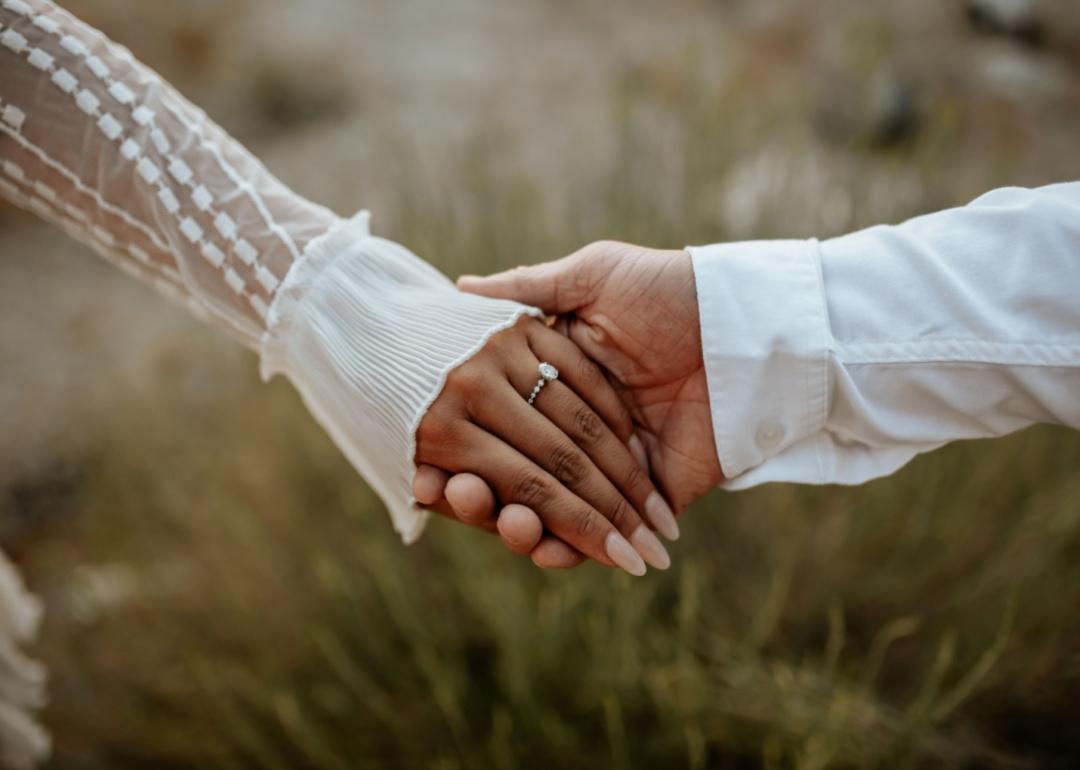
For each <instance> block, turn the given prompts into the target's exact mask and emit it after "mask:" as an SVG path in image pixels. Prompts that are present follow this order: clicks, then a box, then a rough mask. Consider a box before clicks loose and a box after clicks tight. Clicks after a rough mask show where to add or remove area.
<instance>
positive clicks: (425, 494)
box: [412, 465, 450, 505]
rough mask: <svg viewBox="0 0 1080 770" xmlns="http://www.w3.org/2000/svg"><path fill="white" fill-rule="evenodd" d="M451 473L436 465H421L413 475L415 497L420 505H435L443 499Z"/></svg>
mask: <svg viewBox="0 0 1080 770" xmlns="http://www.w3.org/2000/svg"><path fill="white" fill-rule="evenodd" d="M449 479H450V474H448V473H447V472H446V471H444V470H441V469H439V468H436V467H435V466H434V465H421V466H420V467H418V468H417V469H416V475H414V476H413V485H412V489H413V497H415V498H416V502H418V503H420V505H434V504H435V503H437V502H438V501H439V500H441V499H442V496H443V491H444V490H445V489H446V482H447V481H448V480H449Z"/></svg>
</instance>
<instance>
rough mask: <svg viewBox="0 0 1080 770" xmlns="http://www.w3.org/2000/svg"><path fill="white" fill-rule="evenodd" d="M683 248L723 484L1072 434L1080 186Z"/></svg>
mask: <svg viewBox="0 0 1080 770" xmlns="http://www.w3.org/2000/svg"><path fill="white" fill-rule="evenodd" d="M689 251H690V253H691V255H692V257H693V264H694V273H695V280H696V284H697V292H698V302H699V307H700V311H701V333H702V346H703V354H704V360H705V366H706V371H707V377H708V381H709V397H710V402H711V411H712V417H713V430H714V434H715V437H716V448H717V452H718V454H719V458H720V462H721V466H722V467H723V470H724V474H725V477H726V481H725V482H724V484H725V486H726V487H727V488H730V489H741V488H745V487H750V486H753V485H756V484H760V483H764V482H768V481H792V482H804V483H814V484H822V483H841V484H859V483H862V482H864V481H867V480H869V479H872V478H875V477H878V476H884V475H887V474H889V473H892V472H893V471H895V470H897V469H898V468H900V467H901V466H903V465H904V464H905V463H907V462H908V461H909V460H911V458H913V457H914V456H915V455H917V454H919V453H921V452H927V451H930V450H932V449H936V448H937V447H940V446H942V445H944V444H946V443H948V442H950V441H954V440H957V439H969V438H984V437H991V436H1001V435H1005V434H1007V433H1011V432H1012V431H1016V430H1019V429H1020V428H1023V427H1026V426H1028V425H1032V424H1034V423H1056V424H1060V425H1067V426H1071V427H1074V428H1080V183H1070V184H1059V185H1052V186H1049V187H1043V188H1039V189H1034V190H1027V189H1020V188H1005V189H1000V190H995V191H993V192H990V193H988V194H986V195H983V196H982V197H980V198H978V199H977V200H975V201H973V202H972V203H970V204H969V205H967V206H964V207H962V208H957V209H951V210H948V211H942V212H939V213H936V214H931V215H927V216H923V217H919V218H916V219H912V220H910V221H908V222H905V223H903V224H901V225H896V226H879V227H872V228H869V229H867V230H862V231H860V232H856V233H853V234H851V235H847V236H844V237H841V238H835V239H832V240H827V241H823V242H818V241H816V240H807V241H756V242H747V243H729V244H719V245H714V246H704V247H692V248H690V249H689Z"/></svg>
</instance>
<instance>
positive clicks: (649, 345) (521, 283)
mask: <svg viewBox="0 0 1080 770" xmlns="http://www.w3.org/2000/svg"><path fill="white" fill-rule="evenodd" d="M458 287H459V288H461V289H462V290H464V291H470V292H474V293H476V294H483V295H485V296H489V297H502V298H505V299H513V300H517V301H518V302H523V303H525V304H528V305H535V306H537V307H539V308H540V309H541V310H543V311H544V312H545V313H548V314H549V315H557V316H560V317H561V319H560V324H561V325H562V328H564V330H565V331H566V332H567V334H568V335H569V337H570V339H571V340H573V341H574V342H576V343H577V344H578V346H579V347H580V348H581V349H582V350H583V351H584V352H585V354H586V355H588V356H589V357H590V358H592V359H593V360H594V361H595V362H596V363H598V364H600V365H601V366H602V367H604V368H605V369H607V371H608V372H609V373H610V375H611V378H612V380H613V381H614V383H615V386H616V388H617V389H618V390H619V392H620V395H621V396H622V398H623V401H624V402H625V403H626V405H627V407H628V408H629V409H630V412H631V415H632V417H633V418H634V422H635V424H636V433H637V435H638V436H639V437H640V439H641V440H642V441H643V442H644V446H645V453H646V455H647V456H648V460H649V466H650V471H651V473H652V476H653V478H654V479H656V481H657V483H658V485H659V486H660V489H661V491H662V492H663V493H664V495H665V496H666V497H667V499H668V500H669V501H670V502H671V504H672V505H673V506H674V508H675V509H676V511H681V510H682V509H683V508H685V507H686V506H687V505H688V504H689V503H690V502H692V501H693V500H695V499H697V498H698V497H700V496H701V495H703V494H705V493H706V492H707V491H709V490H710V489H712V488H713V487H714V486H716V485H717V484H718V483H720V481H721V480H722V479H723V474H722V473H721V470H720V461H719V459H718V458H717V455H716V444H715V442H714V441H713V433H712V419H711V411H710V408H709V390H708V384H707V382H706V379H705V366H704V363H703V361H702V355H701V330H700V326H699V322H698V305H697V292H696V290H695V287H694V271H693V266H692V265H691V262H690V255H689V254H687V253H686V252H685V251H682V250H679V251H661V250H657V249H647V248H643V247H641V246H633V245H631V244H626V243H615V242H610V241H601V242H599V243H594V244H591V245H589V246H586V247H585V248H583V249H581V250H580V251H578V252H576V253H574V254H572V255H570V256H569V257H566V258H564V259H560V260H558V261H556V262H550V263H547V264H542V265H536V266H533V267H518V268H515V269H513V270H509V271H507V272H504V273H496V274H495V275H492V276H488V277H486V278H480V277H474V276H463V277H462V278H460V279H459V280H458Z"/></svg>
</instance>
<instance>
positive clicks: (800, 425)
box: [687, 240, 831, 487]
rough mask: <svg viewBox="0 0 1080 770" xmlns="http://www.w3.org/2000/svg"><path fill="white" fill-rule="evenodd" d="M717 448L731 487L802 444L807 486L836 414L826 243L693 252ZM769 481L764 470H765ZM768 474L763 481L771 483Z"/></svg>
mask: <svg viewBox="0 0 1080 770" xmlns="http://www.w3.org/2000/svg"><path fill="white" fill-rule="evenodd" d="M687 251H688V252H689V253H690V256H691V258H692V261H693V265H694V279H695V282H696V284H697V296H698V307H699V314H700V318H701V347H702V355H703V357H704V362H705V373H706V378H707V380H708V385H709V404H710V408H711V412H712V422H713V435H714V437H715V440H716V451H717V455H718V457H719V459H720V466H721V468H722V469H723V471H724V476H725V477H726V478H727V479H728V480H729V483H727V484H725V485H726V486H732V487H741V486H744V485H743V484H740V483H739V479H738V477H739V476H740V475H742V474H745V473H747V472H748V471H750V470H752V469H754V468H757V467H758V466H760V465H762V464H763V463H765V462H766V461H768V460H769V459H770V458H772V457H775V456H777V455H779V454H780V453H782V452H784V450H786V449H787V448H788V447H791V446H793V445H795V444H800V445H801V446H803V447H804V448H808V449H810V450H811V451H808V452H807V451H802V452H799V453H798V454H799V456H800V458H801V460H800V464H801V465H802V467H801V468H800V469H799V472H798V473H797V474H796V475H798V476H799V477H801V478H802V479H803V480H805V481H808V482H810V481H817V482H821V481H823V480H824V472H823V468H822V458H821V456H820V453H819V452H818V451H816V449H814V446H815V445H816V441H814V440H809V441H807V439H808V438H810V437H813V436H816V435H817V434H819V433H820V432H821V431H822V429H823V428H824V427H825V420H826V417H827V415H828V411H829V371H828V355H829V340H830V339H831V335H830V332H829V322H828V314H827V311H826V305H825V293H824V285H823V282H822V273H821V258H820V255H819V252H818V243H817V241H816V240H808V241H748V242H742V243H727V244H716V245H713V246H697V247H688V248H687ZM755 475H758V476H761V474H755ZM768 477H769V476H768V474H765V475H763V476H761V478H762V480H767V479H768Z"/></svg>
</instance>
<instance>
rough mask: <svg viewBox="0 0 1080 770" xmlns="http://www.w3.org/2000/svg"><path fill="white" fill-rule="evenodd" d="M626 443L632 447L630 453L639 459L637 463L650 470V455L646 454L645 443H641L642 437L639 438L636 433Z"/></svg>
mask: <svg viewBox="0 0 1080 770" xmlns="http://www.w3.org/2000/svg"><path fill="white" fill-rule="evenodd" d="M626 445H627V446H628V447H630V454H632V455H633V456H634V459H635V460H637V464H638V465H640V466H641V467H642V468H644V469H645V470H649V456H648V455H647V454H645V445H644V444H642V443H641V439H640V438H638V435H637V434H636V433H635V434H634V435H633V436H631V437H630V440H629V441H627V442H626Z"/></svg>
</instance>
